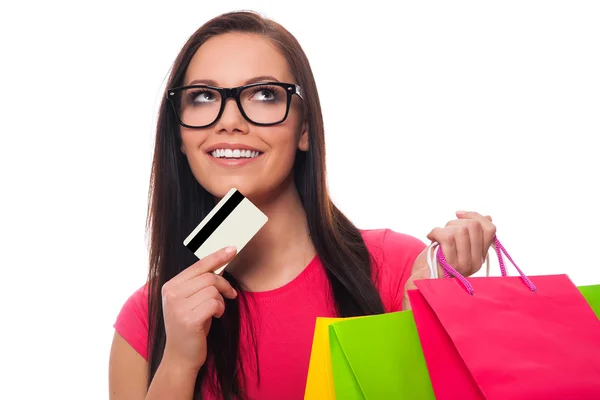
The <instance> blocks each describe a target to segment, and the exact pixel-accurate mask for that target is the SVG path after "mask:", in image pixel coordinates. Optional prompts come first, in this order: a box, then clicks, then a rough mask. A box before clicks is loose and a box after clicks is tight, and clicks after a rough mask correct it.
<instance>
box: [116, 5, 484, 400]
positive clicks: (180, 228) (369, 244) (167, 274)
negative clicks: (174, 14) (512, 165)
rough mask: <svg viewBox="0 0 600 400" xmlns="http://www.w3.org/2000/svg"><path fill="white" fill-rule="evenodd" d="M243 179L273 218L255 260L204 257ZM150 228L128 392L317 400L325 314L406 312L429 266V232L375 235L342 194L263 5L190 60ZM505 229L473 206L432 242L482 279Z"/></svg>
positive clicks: (290, 48)
mask: <svg viewBox="0 0 600 400" xmlns="http://www.w3.org/2000/svg"><path fill="white" fill-rule="evenodd" d="M223 88H228V89H223ZM232 88H233V89H232ZM232 187H236V188H238V189H239V190H240V192H241V193H243V194H244V195H245V196H246V197H248V199H250V200H251V201H252V202H253V203H254V204H256V205H257V206H258V207H259V208H260V209H261V210H262V211H263V212H264V213H265V214H267V215H268V217H269V221H268V223H267V224H266V225H265V226H264V227H263V228H262V229H261V230H260V232H259V233H258V234H257V235H256V236H255V237H254V238H253V239H252V240H251V241H250V243H249V244H248V245H247V246H246V247H245V248H244V249H243V251H241V252H240V253H239V254H237V255H236V250H235V249H223V250H221V251H218V252H216V253H215V254H212V255H210V256H208V257H206V258H204V259H202V260H200V261H198V260H197V259H196V258H195V256H194V255H193V254H192V253H191V252H190V251H189V250H188V249H187V248H186V247H185V246H183V244H182V242H183V240H184V238H185V237H187V235H188V234H189V233H190V232H191V231H192V230H193V229H194V228H195V226H196V225H197V224H198V223H199V221H201V220H202V219H203V217H204V216H206V215H207V214H208V213H209V211H210V210H211V209H212V207H214V205H215V202H216V201H218V199H220V198H222V197H223V196H224V195H225V194H226V193H227V192H228V191H229V189H230V188H232ZM149 230H150V232H151V236H150V238H151V248H150V272H149V277H148V283H147V284H146V285H144V286H143V287H142V288H140V289H139V290H138V291H136V292H135V293H134V294H133V295H132V296H131V298H129V300H128V301H127V302H126V303H125V305H124V306H123V309H122V311H121V312H120V314H119V316H118V318H117V321H116V323H115V328H116V333H115V336H114V342H113V345H112V350H111V356H110V393H111V397H110V398H111V399H113V400H125V399H127V400H136V399H139V400H142V399H148V400H151V399H154V400H158V399H161V400H163V399H170V400H189V399H193V398H202V399H221V398H223V399H231V398H247V399H261V400H268V399H278V400H281V399H286V400H293V399H302V398H303V395H304V387H305V382H306V373H307V370H308V362H309V358H310V351H311V344H312V335H313V329H314V324H315V319H316V318H317V317H319V316H343V317H348V316H356V315H367V314H378V313H384V312H393V311H399V310H401V309H403V306H402V304H403V300H405V298H404V294H405V289H406V286H407V282H409V278H410V277H411V276H412V277H414V276H418V275H419V274H421V275H423V274H422V271H428V266H427V263H426V252H425V250H426V245H425V244H424V243H422V242H421V241H420V240H417V239H415V238H413V237H411V236H408V235H405V234H401V233H397V232H394V231H391V230H388V229H381V230H359V229H357V228H356V227H355V226H354V225H353V224H352V223H351V222H350V221H349V220H348V219H347V218H346V217H345V216H344V215H343V214H342V212H341V211H340V210H339V209H337V208H336V206H335V205H334V204H333V203H332V202H331V199H330V198H329V195H328V193H327V187H326V179H325V146H324V132H323V120H322V115H321V108H320V104H319V97H318V94H317V87H316V85H315V81H314V78H313V75H312V72H311V68H310V66H309V62H308V60H307V58H306V56H305V54H304V52H303V51H302V49H301V47H300V45H299V44H298V42H297V41H296V40H295V38H294V37H293V36H292V35H291V34H290V33H289V32H287V31H286V30H285V29H284V28H282V27H281V26H280V25H278V24H276V23H275V22H273V21H270V20H266V19H264V18H262V17H261V16H259V15H256V14H253V13H245V12H240V13H230V14H226V15H222V16H219V17H217V18H215V19H213V20H211V21H209V22H208V23H206V24H205V25H204V26H202V27H201V28H200V29H199V30H198V31H197V32H196V33H195V34H194V35H193V36H192V37H191V38H190V39H189V40H188V42H187V43H186V44H185V46H184V47H183V49H182V50H181V53H180V54H179V56H178V57H177V59H176V60H175V64H174V66H173V69H172V73H171V76H170V78H169V82H168V86H167V90H166V92H165V101H164V102H163V104H162V105H161V108H160V115H159V119H158V126H157V132H156V147H155V153H154V162H153V166H152V184H151V189H150V207H149ZM494 234H495V227H494V225H493V224H492V222H491V219H490V218H489V217H484V216H481V215H479V214H477V213H474V212H459V213H457V219H456V220H453V221H450V222H449V223H447V224H446V226H445V227H443V228H436V229H433V230H432V231H431V233H430V234H429V235H428V239H429V240H432V241H436V242H438V243H439V244H440V246H441V248H442V250H443V252H444V254H445V256H446V258H447V260H448V262H449V263H450V264H451V265H453V266H454V267H455V268H456V269H457V270H458V271H460V273H461V274H463V275H465V276H467V275H470V274H472V273H474V272H475V271H477V270H478V269H479V268H480V267H481V265H482V260H483V258H484V256H485V254H487V251H488V248H489V246H490V244H491V242H492V240H493V237H494ZM234 257H235V258H234ZM229 261H231V262H230V263H229V265H228V266H227V269H226V271H225V272H224V274H223V275H217V274H215V273H213V272H212V271H214V270H216V269H217V268H218V267H220V266H221V265H224V264H225V263H227V262H229ZM399 362H401V360H399Z"/></svg>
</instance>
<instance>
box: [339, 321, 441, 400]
mask: <svg viewBox="0 0 600 400" xmlns="http://www.w3.org/2000/svg"><path fill="white" fill-rule="evenodd" d="M329 343H330V349H331V365H332V371H333V381H334V387H335V396H336V398H337V399H343V400H354V399H357V400H379V399H419V400H429V399H431V400H434V399H435V397H434V396H433V389H432V387H431V381H430V380H429V374H428V372H427V366H426V364H425V359H424V357H423V351H422V350H421V343H420V342H419V336H418V333H417V328H416V326H415V321H414V318H413V315H412V312H411V311H400V312H393V313H389V314H381V315H373V316H368V317H364V318H358V319H347V320H343V321H339V322H334V323H332V324H331V325H329Z"/></svg>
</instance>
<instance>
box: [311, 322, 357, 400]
mask: <svg viewBox="0 0 600 400" xmlns="http://www.w3.org/2000/svg"><path fill="white" fill-rule="evenodd" d="M354 318H364V317H350V318H322V317H319V318H317V322H316V323H315V334H314V336H313V343H312V350H311V353H310V362H309V365H308V376H307V378H306V389H305V391H304V400H335V388H334V385H333V372H332V370H331V352H330V346H329V325H331V324H333V323H334V322H337V321H343V320H347V319H354Z"/></svg>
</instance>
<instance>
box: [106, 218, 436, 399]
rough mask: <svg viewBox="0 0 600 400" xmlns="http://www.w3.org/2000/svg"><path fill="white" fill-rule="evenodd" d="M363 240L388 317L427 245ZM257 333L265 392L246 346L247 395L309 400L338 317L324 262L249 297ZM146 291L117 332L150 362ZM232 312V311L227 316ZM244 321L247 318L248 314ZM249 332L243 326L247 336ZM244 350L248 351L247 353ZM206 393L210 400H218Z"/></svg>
mask: <svg viewBox="0 0 600 400" xmlns="http://www.w3.org/2000/svg"><path fill="white" fill-rule="evenodd" d="M362 235H363V238H364V240H365V243H366V245H367V248H368V249H369V251H370V253H371V254H372V255H373V256H374V258H375V260H376V264H375V266H374V267H375V268H377V271H376V272H377V275H378V280H377V282H376V285H377V288H378V290H379V293H380V295H381V298H382V300H383V304H384V308H385V311H386V312H393V311H400V310H401V309H402V295H403V291H404V285H405V283H406V281H407V279H408V278H409V276H410V271H411V268H412V265H413V263H414V261H415V259H416V258H417V256H418V255H419V254H420V253H421V252H422V251H423V250H424V249H425V247H426V245H425V244H424V243H423V242H422V241H420V240H418V239H416V238H414V237H412V236H408V235H404V234H401V233H397V232H394V231H392V230H389V229H387V230H383V229H382V230H363V231H362ZM246 295H247V297H249V299H250V302H249V303H250V304H249V305H250V313H249V316H250V317H251V318H252V326H253V328H254V330H255V332H256V334H255V338H256V341H257V345H258V363H259V368H260V386H258V385H257V383H256V382H257V380H256V379H255V377H256V370H255V369H256V368H255V367H254V366H255V365H256V364H255V359H254V358H248V357H250V356H251V353H252V351H253V348H252V347H251V346H244V344H245V341H244V335H241V336H242V339H241V340H242V347H241V349H242V350H241V351H242V353H241V356H242V357H243V359H242V360H248V361H247V362H246V363H245V365H246V366H247V368H246V369H245V370H244V376H245V389H246V394H247V395H248V397H249V398H250V399H261V400H271V399H273V400H275V399H277V400H281V399H287V400H296V399H299V400H301V399H303V398H304V389H305V385H306V376H307V372H308V364H309V360H310V351H311V347H312V339H313V333H314V326H315V320H316V318H317V317H335V316H336V312H335V307H334V302H333V296H332V293H331V289H330V287H329V282H328V280H327V276H326V275H325V270H324V268H323V265H322V264H321V261H320V259H319V258H318V256H317V257H315V258H314V259H313V260H312V261H311V262H310V263H309V264H308V266H307V267H306V268H305V269H304V271H303V272H302V273H300V275H299V276H298V277H296V278H295V279H294V280H292V281H291V282H290V283H288V284H286V285H284V286H282V287H280V288H277V289H274V290H270V291H267V292H258V293H256V292H253V293H246ZM146 299H147V298H146V287H145V286H144V287H142V288H140V289H139V290H137V291H136V292H135V293H134V294H133V295H132V296H131V297H130V298H129V299H128V300H127V301H126V302H125V304H124V306H123V308H122V310H121V312H120V313H119V315H118V317H117V320H116V323H115V325H114V327H115V329H116V331H117V332H118V333H119V334H120V335H121V336H122V337H123V338H124V339H125V340H126V341H127V342H128V343H129V344H130V345H131V346H132V347H133V348H134V349H135V350H136V351H137V352H138V353H139V354H140V355H142V357H144V358H146V359H147V350H146V344H147V340H148V304H147V301H146ZM225 312H227V311H225ZM240 312H241V313H242V321H243V320H244V318H245V317H248V316H246V315H244V313H243V308H242V309H241V310H240ZM243 329H244V326H242V332H243ZM244 349H248V350H249V351H248V352H245V351H244ZM212 398H213V397H211V396H210V394H208V393H205V397H204V399H207V400H208V399H212Z"/></svg>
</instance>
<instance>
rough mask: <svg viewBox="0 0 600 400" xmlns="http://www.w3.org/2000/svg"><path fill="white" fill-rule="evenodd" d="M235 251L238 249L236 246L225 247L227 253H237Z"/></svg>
mask: <svg viewBox="0 0 600 400" xmlns="http://www.w3.org/2000/svg"><path fill="white" fill-rule="evenodd" d="M235 251H236V248H235V246H229V247H225V254H233V253H235Z"/></svg>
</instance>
